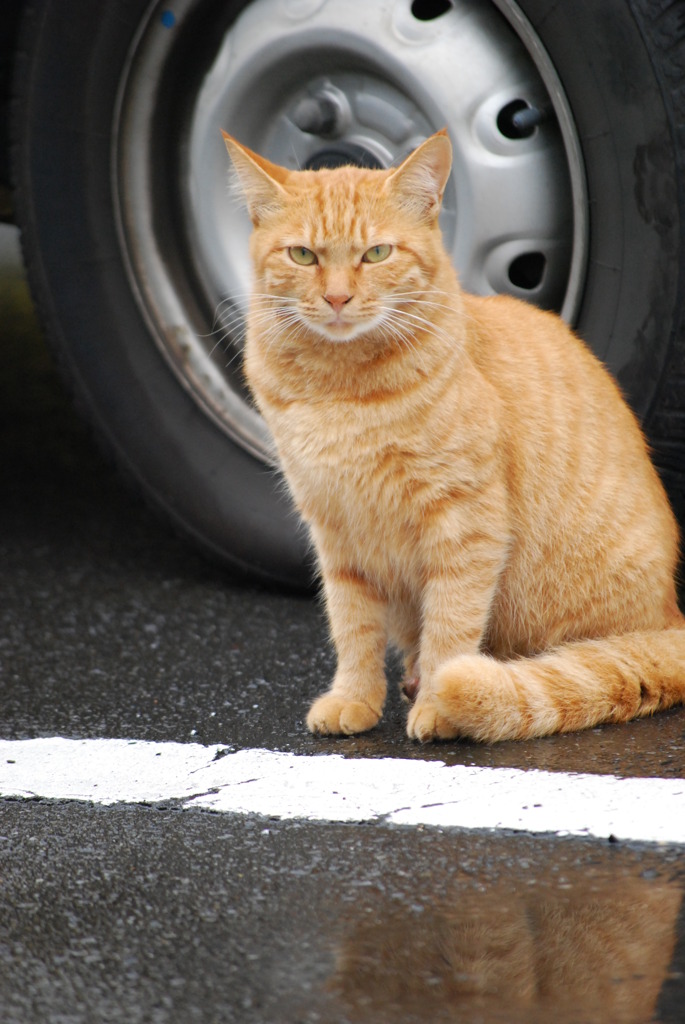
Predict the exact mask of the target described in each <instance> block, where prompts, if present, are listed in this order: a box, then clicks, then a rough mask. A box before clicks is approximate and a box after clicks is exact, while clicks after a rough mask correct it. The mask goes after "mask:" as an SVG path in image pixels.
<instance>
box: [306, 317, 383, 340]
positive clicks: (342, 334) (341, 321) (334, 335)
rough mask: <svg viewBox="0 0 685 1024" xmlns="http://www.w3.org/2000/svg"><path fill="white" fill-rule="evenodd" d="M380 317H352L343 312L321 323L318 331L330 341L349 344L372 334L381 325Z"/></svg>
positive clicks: (318, 325)
mask: <svg viewBox="0 0 685 1024" xmlns="http://www.w3.org/2000/svg"><path fill="white" fill-rule="evenodd" d="M380 319H381V318H380V317H376V316H369V317H360V316H356V317H352V316H350V314H349V313H348V314H345V313H344V312H343V311H342V310H341V311H340V312H338V313H336V315H335V316H332V317H329V318H328V319H326V320H324V321H322V322H319V323H318V324H317V325H316V326H317V329H318V331H319V332H320V333H321V334H323V335H324V337H325V338H327V339H328V340H329V341H334V342H349V341H355V339H357V338H360V337H362V335H365V334H370V333H371V332H372V331H373V330H374V329H375V328H376V327H378V325H379V323H380Z"/></svg>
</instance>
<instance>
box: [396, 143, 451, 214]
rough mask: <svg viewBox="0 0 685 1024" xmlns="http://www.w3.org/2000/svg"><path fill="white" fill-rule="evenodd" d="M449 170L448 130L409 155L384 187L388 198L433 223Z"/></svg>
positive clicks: (449, 145) (449, 146) (449, 147)
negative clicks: (393, 199)
mask: <svg viewBox="0 0 685 1024" xmlns="http://www.w3.org/2000/svg"><path fill="white" fill-rule="evenodd" d="M451 169H452V146H451V144H450V140H449V138H448V137H447V130H446V129H445V128H443V129H442V131H439V132H436V134H435V135H431V136H430V138H428V139H426V141H425V142H422V143H421V145H420V146H417V148H416V149H415V150H414V152H413V153H410V154H409V156H408V157H407V159H406V160H404V161H403V162H402V163H401V164H400V166H399V167H398V168H397V170H396V171H394V172H393V174H391V175H390V177H389V178H388V180H387V181H386V183H385V186H384V187H385V190H386V191H387V192H388V194H389V195H390V196H391V197H393V198H395V199H397V200H398V201H399V203H400V205H401V206H403V207H405V209H408V210H410V211H411V212H412V213H414V214H416V215H417V216H418V217H419V218H420V219H421V220H427V221H431V222H432V221H434V220H435V219H436V217H437V216H438V214H439V213H440V204H441V203H442V196H443V192H444V191H445V185H446V184H447V179H448V178H449V176H450V171H451Z"/></svg>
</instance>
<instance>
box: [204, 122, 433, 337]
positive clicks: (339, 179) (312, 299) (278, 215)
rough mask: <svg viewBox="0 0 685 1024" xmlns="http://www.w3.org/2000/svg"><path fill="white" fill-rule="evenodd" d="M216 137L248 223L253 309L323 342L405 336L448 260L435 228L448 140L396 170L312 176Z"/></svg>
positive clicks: (429, 145)
mask: <svg viewBox="0 0 685 1024" xmlns="http://www.w3.org/2000/svg"><path fill="white" fill-rule="evenodd" d="M223 134H224V140H225V142H226V147H227V149H228V152H229V154H230V157H231V159H232V161H233V164H234V167H235V170H236V172H237V175H238V179H239V182H240V185H241V187H242V191H243V193H244V196H245V200H246V203H247V207H248V211H249V214H250V217H251V219H252V223H253V225H254V231H253V234H252V240H251V255H252V260H253V265H254V270H255V294H256V296H257V304H258V303H259V301H260V299H263V301H264V304H265V308H266V307H268V309H269V315H272V316H273V315H274V313H275V314H276V315H277V316H279V317H280V318H281V320H282V321H283V324H284V325H288V326H290V327H292V326H296V327H298V328H299V329H300V330H301V329H302V328H306V329H307V330H308V331H310V332H312V333H313V334H314V335H315V336H318V337H320V338H324V339H326V340H328V341H334V342H349V341H352V340H354V339H356V338H359V337H361V336H368V337H373V336H374V334H382V335H383V336H384V337H386V338H387V337H388V336H390V337H392V336H394V337H396V338H397V339H398V340H401V339H402V338H403V337H404V338H409V336H410V335H411V334H412V333H413V332H414V331H415V330H416V328H417V326H418V324H419V318H420V316H421V315H422V314H420V313H419V312H418V308H419V307H420V300H421V298H422V297H424V296H425V293H426V291H427V290H429V289H430V288H431V285H432V284H433V282H434V277H435V272H436V268H437V266H438V264H440V263H441V262H443V261H445V260H446V255H445V252H444V249H443V246H442V239H441V236H440V229H439V227H438V214H439V212H440V204H441V201H442V195H443V191H444V188H445V184H446V182H447V179H448V177H449V173H450V168H451V160H452V149H451V146H450V143H449V139H448V138H447V135H446V133H445V132H439V133H438V134H436V135H432V136H431V137H430V138H429V139H427V140H426V141H425V142H423V143H422V144H421V145H420V146H419V147H418V148H417V149H415V150H414V152H413V153H411V154H410V155H409V156H408V157H407V158H406V160H404V162H403V163H402V164H401V165H400V166H399V167H397V168H395V169H390V170H366V169H361V168H357V167H339V168H335V169H322V170H319V171H288V170H287V169H286V168H284V167H279V166H277V165H276V164H272V163H270V162H269V161H268V160H265V159H264V158H263V157H260V156H258V155H257V154H256V153H253V152H252V151H251V150H249V149H247V148H246V147H245V146H243V145H241V144H240V143H239V142H236V140H235V139H232V138H231V137H230V136H229V135H227V134H226V133H223ZM412 309H414V312H412Z"/></svg>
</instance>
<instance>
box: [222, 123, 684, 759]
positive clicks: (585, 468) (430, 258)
mask: <svg viewBox="0 0 685 1024" xmlns="http://www.w3.org/2000/svg"><path fill="white" fill-rule="evenodd" d="M225 140H226V145H227V147H228V150H229V153H230V156H231V158H232V160H233V163H234V166H235V169H236V171H237V173H238V177H239V179H240V183H241V185H242V188H243V191H244V194H245V197H246V200H247V205H248V209H249V212H250V216H251V219H252V222H253V225H254V231H253V234H252V238H251V255H252V260H253V264H254V273H255V285H254V294H253V298H252V303H251V309H250V314H249V318H248V333H247V343H246V358H245V365H246V374H247V378H248V381H249V384H250V386H251V388H252V391H253V393H254V395H255V397H256V400H257V404H258V406H259V409H260V410H261V412H262V414H263V415H264V417H265V419H266V421H267V423H268V425H269V427H270V429H271V432H272V434H273V436H274V439H275V442H276V446H277V449H278V454H279V457H280V460H281V463H282V466H283V469H284V471H285V475H286V477H287V480H288V482H289V485H290V487H291V490H292V493H293V495H294V498H295V501H296V503H297V505H298V508H299V509H300V512H301V513H302V515H303V517H304V519H305V520H306V522H307V523H308V524H309V527H310V530H311V534H312V537H313V540H314V544H315V546H316V550H317V553H318V558H319V563H320V567H321V573H322V576H323V583H324V591H325V598H326V607H327V611H328V616H329V620H330V626H331V632H332V636H333V641H334V643H335V647H336V651H337V655H338V667H337V672H336V675H335V678H334V680H333V684H332V686H331V688H330V689H329V690H328V692H327V693H325V694H324V695H323V696H322V697H320V698H319V699H318V700H317V701H315V702H314V704H313V706H312V708H311V710H310V712H309V715H308V718H307V724H308V726H309V728H310V729H311V730H312V731H313V732H318V733H357V732H361V731H363V730H366V729H370V728H372V727H373V726H374V725H376V723H377V722H378V720H379V718H380V715H381V713H382V710H383V704H384V700H385V695H386V679H385V674H384V656H385V650H386V645H387V642H388V640H391V641H393V642H394V643H396V644H397V645H398V646H399V648H400V649H401V650H402V651H403V652H404V655H405V663H406V687H407V691H408V692H409V693H410V694H411V695H414V693H416V700H415V701H414V704H413V706H412V707H411V709H410V712H409V719H408V725H407V731H408V734H409V736H411V737H416V738H417V739H419V740H431V739H434V738H438V737H440V738H447V737H453V736H469V737H473V738H475V739H479V740H501V739H506V738H522V737H530V736H542V735H545V734H548V733H554V732H564V731H568V730H574V729H583V728H586V727H588V726H593V725H596V724H597V723H598V722H604V721H610V722H620V721H627V720H628V719H630V718H633V717H635V716H639V715H647V714H651V713H652V712H654V711H656V710H658V709H661V708H666V707H669V706H670V705H673V704H676V703H680V702H683V700H685V620H684V619H683V617H682V616H681V614H680V612H679V610H678V606H677V603H676V593H675V586H674V582H673V580H674V571H675V567H676V560H677V544H678V538H677V529H676V525H675V522H674V518H673V515H672V513H671V510H670V508H669V506H668V502H667V500H666V497H665V495H664V492H663V489H662V487H661V484H660V482H659V480H658V477H657V474H656V472H655V471H654V469H653V467H652V465H651V463H650V460H649V458H648V455H647V452H646V448H645V444H644V441H643V438H642V435H641V433H640V430H639V427H638V425H637V423H636V421H635V418H634V417H633V415H632V413H631V412H630V411H629V409H628V407H627V406H626V404H625V402H624V401H623V399H622V398H621V396H620V394H619V391H618V388H617V387H616V385H615V384H614V383H613V381H612V380H611V378H610V377H609V375H608V373H607V372H606V371H605V370H604V369H603V367H602V366H601V365H600V363H599V362H598V361H597V359H595V357H594V356H593V355H592V354H591V353H590V351H589V350H588V349H587V348H586V347H585V345H584V344H583V343H582V342H580V341H579V340H578V339H577V338H576V337H575V336H574V335H573V334H572V333H571V331H570V330H569V329H568V328H567V327H566V325H565V324H564V323H563V321H562V320H561V319H559V318H558V317H557V316H555V315H553V314H549V313H544V312H541V311H540V310H538V309H535V308H533V307H532V306H530V305H527V304H525V303H523V302H519V301H517V300H515V299H512V298H507V297H493V298H482V297H475V296H472V295H467V294H465V293H463V292H462V291H461V289H460V287H459V284H458V282H457V277H456V274H455V271H454V269H453V267H452V264H451V262H450V259H449V256H448V255H447V253H446V251H445V249H444V247H443V243H442V239H441V234H440V229H439V226H438V212H439V209H440V203H441V199H442V193H443V190H444V187H445V183H446V181H447V178H448V175H449V173H450V166H451V147H450V143H449V140H448V139H447V136H446V134H445V133H438V134H437V135H434V136H432V137H431V138H429V139H428V140H427V141H426V142H424V143H423V144H422V145H421V146H419V147H418V149H416V150H415V151H414V152H413V153H412V154H411V155H410V156H409V157H408V158H407V159H406V160H405V161H404V162H403V163H402V164H401V166H400V167H399V168H397V169H391V170H387V171H379V170H361V169H358V168H352V167H343V168H337V169H334V170H320V171H304V172H301V171H300V172H293V171H288V170H286V169H285V168H282V167H277V166H275V165H274V164H271V163H269V162H268V161H266V160H264V159H263V158H261V157H259V156H258V155H256V154H255V153H252V152H250V150H248V149H246V148H245V147H244V146H242V145H240V144H239V143H237V142H236V141H235V140H233V139H231V138H230V136H225Z"/></svg>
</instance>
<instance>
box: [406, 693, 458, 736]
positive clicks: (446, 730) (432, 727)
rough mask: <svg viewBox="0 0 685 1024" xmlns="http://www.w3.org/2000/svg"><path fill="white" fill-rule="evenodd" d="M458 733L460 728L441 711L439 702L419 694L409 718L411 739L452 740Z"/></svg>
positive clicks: (408, 727)
mask: <svg viewBox="0 0 685 1024" xmlns="http://www.w3.org/2000/svg"><path fill="white" fill-rule="evenodd" d="M458 735H459V729H458V728H457V727H456V725H455V724H454V723H453V722H451V721H450V720H449V718H445V716H444V715H442V714H441V713H440V711H439V708H438V705H437V703H436V702H435V701H434V700H432V699H431V697H429V696H426V697H421V696H420V695H419V697H418V699H417V701H416V703H415V704H414V706H413V707H412V709H411V711H410V712H409V718H408V719H407V736H408V737H409V739H412V740H419V741H420V742H421V743H429V742H430V741H431V740H451V739H453V738H454V737H455V736H458Z"/></svg>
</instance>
